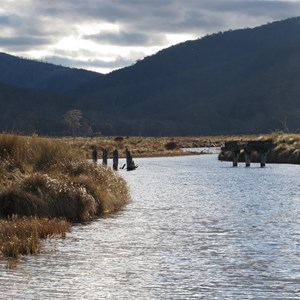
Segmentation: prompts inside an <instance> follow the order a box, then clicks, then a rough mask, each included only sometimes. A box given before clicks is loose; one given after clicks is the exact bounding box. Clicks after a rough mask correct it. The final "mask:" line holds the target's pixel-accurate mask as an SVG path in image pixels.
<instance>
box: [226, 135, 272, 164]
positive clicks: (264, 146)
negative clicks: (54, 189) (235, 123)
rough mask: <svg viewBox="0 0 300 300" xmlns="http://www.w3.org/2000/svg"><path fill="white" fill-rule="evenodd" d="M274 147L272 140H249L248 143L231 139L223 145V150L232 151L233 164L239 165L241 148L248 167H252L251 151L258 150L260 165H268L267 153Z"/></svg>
mask: <svg viewBox="0 0 300 300" xmlns="http://www.w3.org/2000/svg"><path fill="white" fill-rule="evenodd" d="M273 147H274V144H273V141H272V140H261V141H249V142H247V143H239V142H237V141H229V142H226V143H225V146H224V147H222V151H229V152H232V161H233V166H234V167H236V166H237V165H238V158H239V154H240V152H241V150H243V151H244V155H245V163H246V167H250V164H251V161H250V160H251V153H252V152H257V153H258V154H259V157H260V166H261V167H262V168H263V167H265V166H266V162H267V154H268V152H269V151H270V150H271V149H272V148H273Z"/></svg>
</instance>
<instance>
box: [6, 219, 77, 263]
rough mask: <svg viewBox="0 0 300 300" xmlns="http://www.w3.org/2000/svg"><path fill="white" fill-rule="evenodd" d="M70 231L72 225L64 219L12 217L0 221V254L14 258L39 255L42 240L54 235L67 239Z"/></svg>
mask: <svg viewBox="0 0 300 300" xmlns="http://www.w3.org/2000/svg"><path fill="white" fill-rule="evenodd" d="M70 230H71V226H70V223H68V222H66V221H65V220H62V219H51V220H50V219H40V218H39V219H38V218H17V217H11V218H9V219H7V220H0V253H2V255H3V256H5V257H12V258H17V257H18V256H19V255H26V254H37V253H39V252H40V250H41V245H40V239H46V238H48V237H52V236H54V235H60V236H61V237H65V234H66V232H69V231H70Z"/></svg>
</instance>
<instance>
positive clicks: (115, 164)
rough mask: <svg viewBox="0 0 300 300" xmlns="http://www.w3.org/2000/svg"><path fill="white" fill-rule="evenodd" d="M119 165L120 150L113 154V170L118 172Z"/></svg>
mask: <svg viewBox="0 0 300 300" xmlns="http://www.w3.org/2000/svg"><path fill="white" fill-rule="evenodd" d="M118 165H119V153H118V150H117V149H115V150H114V152H113V170H115V171H117V170H118Z"/></svg>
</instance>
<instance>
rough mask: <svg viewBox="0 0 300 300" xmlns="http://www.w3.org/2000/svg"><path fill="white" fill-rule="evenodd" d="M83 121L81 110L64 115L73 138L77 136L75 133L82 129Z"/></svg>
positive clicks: (70, 111) (69, 111)
mask: <svg viewBox="0 0 300 300" xmlns="http://www.w3.org/2000/svg"><path fill="white" fill-rule="evenodd" d="M81 119H82V111H81V110H79V109H72V110H68V111H67V112H66V114H65V115H64V121H65V123H66V125H67V126H68V128H69V130H70V131H71V132H72V135H73V136H75V133H76V132H77V131H78V130H79V129H80V128H81V123H80V121H81Z"/></svg>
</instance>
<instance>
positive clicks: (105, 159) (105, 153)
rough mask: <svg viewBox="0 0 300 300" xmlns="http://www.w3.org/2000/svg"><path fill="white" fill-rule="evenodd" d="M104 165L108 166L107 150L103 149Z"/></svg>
mask: <svg viewBox="0 0 300 300" xmlns="http://www.w3.org/2000/svg"><path fill="white" fill-rule="evenodd" d="M102 165H103V166H107V150H106V149H105V148H104V149H102Z"/></svg>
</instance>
